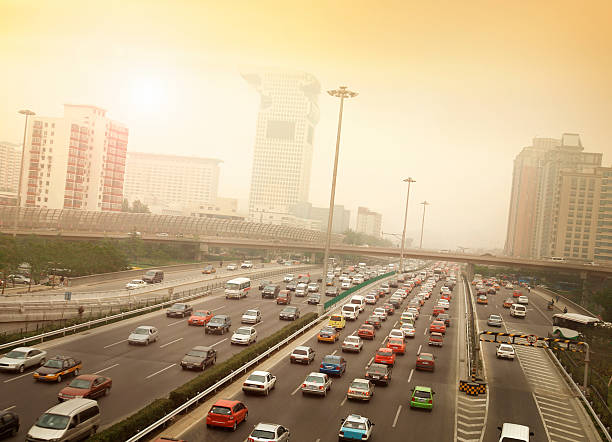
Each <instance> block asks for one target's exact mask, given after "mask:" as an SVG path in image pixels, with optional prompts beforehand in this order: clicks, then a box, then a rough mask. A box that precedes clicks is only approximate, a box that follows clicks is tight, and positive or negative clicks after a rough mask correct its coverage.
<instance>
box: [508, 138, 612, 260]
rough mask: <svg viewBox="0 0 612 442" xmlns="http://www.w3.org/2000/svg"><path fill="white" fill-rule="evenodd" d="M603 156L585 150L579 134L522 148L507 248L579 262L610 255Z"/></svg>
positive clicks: (527, 254) (517, 253)
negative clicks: (602, 164)
mask: <svg viewBox="0 0 612 442" xmlns="http://www.w3.org/2000/svg"><path fill="white" fill-rule="evenodd" d="M601 161H602V154H601V153H591V152H584V147H583V146H582V143H581V141H580V137H579V136H578V135H577V134H563V136H562V137H561V139H559V140H555V139H537V138H536V139H534V143H533V146H529V147H526V148H524V149H523V151H522V152H521V153H520V154H519V155H518V156H517V157H516V159H515V162H514V174H513V182H512V195H511V199H510V211H509V217H508V234H507V237H506V253H507V254H509V255H511V256H516V257H525V258H550V257H553V256H560V257H566V258H568V259H575V260H581V261H593V260H606V259H610V258H608V256H610V257H611V258H612V241H610V242H608V238H610V239H612V236H609V237H608V236H607V230H608V228H607V226H608V223H610V225H612V222H609V221H608V220H607V219H606V214H607V210H608V206H607V200H606V198H607V193H606V192H607V180H608V178H607V177H608V174H609V176H612V173H610V169H609V168H605V167H601ZM610 183H611V185H612V180H611V181H610ZM610 195H611V199H612V194H610ZM609 209H610V211H612V206H611V207H610V208H609ZM609 230H610V231H611V232H612V229H609Z"/></svg>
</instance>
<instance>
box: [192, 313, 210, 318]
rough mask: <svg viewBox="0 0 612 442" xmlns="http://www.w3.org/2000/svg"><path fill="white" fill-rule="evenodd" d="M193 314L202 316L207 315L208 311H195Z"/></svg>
mask: <svg viewBox="0 0 612 442" xmlns="http://www.w3.org/2000/svg"><path fill="white" fill-rule="evenodd" d="M193 316H202V317H204V316H208V312H195V313H194V314H193Z"/></svg>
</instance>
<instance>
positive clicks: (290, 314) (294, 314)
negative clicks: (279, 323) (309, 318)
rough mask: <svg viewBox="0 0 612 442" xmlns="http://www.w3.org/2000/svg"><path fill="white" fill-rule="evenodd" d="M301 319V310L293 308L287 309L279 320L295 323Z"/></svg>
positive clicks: (282, 312) (279, 316)
mask: <svg viewBox="0 0 612 442" xmlns="http://www.w3.org/2000/svg"><path fill="white" fill-rule="evenodd" d="M299 317H300V309H299V308H297V307H293V306H288V307H285V308H284V309H282V310H281V311H280V313H279V314H278V318H279V319H284V320H287V321H295V320H296V319H297V318H299Z"/></svg>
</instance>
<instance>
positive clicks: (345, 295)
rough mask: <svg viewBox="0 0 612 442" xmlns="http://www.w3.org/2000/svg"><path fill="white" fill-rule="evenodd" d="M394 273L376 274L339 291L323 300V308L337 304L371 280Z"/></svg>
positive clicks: (326, 308) (374, 280) (371, 281)
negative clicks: (328, 298) (325, 300)
mask: <svg viewBox="0 0 612 442" xmlns="http://www.w3.org/2000/svg"><path fill="white" fill-rule="evenodd" d="M394 274H395V271H393V272H389V273H385V274H383V275H378V276H376V277H374V278H370V279H368V280H367V281H364V282H362V283H361V284H358V285H356V286H354V287H351V288H350V289H348V290H347V291H345V292H343V293H340V294H339V295H338V296H336V297H335V298H332V299H330V300H329V301H327V302H325V304H323V307H324V309H325V310H326V311H327V310H328V309H329V308H330V307H332V306H333V305H335V304H337V303H338V302H340V301H342V300H343V299H344V298H346V297H347V296H349V295H352V294H353V293H355V292H356V291H358V290H361V289H362V288H364V287H365V286H367V285H369V284H372V283H373V282H376V281H378V280H380V279H383V278H388V277H389V276H393V275H394Z"/></svg>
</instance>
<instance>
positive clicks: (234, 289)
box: [225, 278, 251, 299]
mask: <svg viewBox="0 0 612 442" xmlns="http://www.w3.org/2000/svg"><path fill="white" fill-rule="evenodd" d="M249 290H251V280H250V279H249V278H234V279H230V280H229V281H227V282H226V283H225V299H231V298H236V299H240V298H246V295H247V294H248V292H249Z"/></svg>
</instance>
